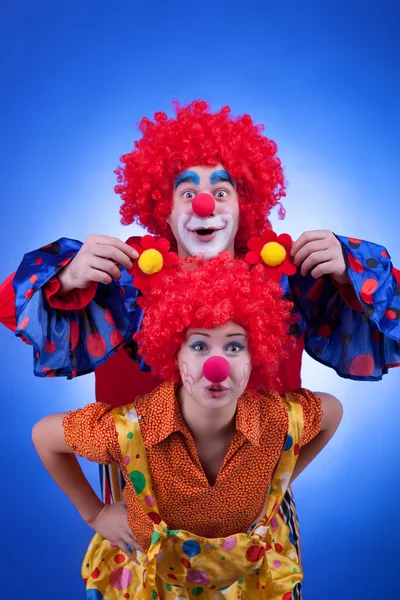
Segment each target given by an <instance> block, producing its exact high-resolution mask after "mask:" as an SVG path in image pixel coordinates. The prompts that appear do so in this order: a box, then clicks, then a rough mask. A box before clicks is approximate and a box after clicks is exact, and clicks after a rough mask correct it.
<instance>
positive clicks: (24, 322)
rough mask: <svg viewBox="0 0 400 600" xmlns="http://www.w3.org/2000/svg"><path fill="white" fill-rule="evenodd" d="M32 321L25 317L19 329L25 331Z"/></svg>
mask: <svg viewBox="0 0 400 600" xmlns="http://www.w3.org/2000/svg"><path fill="white" fill-rule="evenodd" d="M29 321H30V319H29V317H24V318H23V319H22V321H21V323H20V324H19V329H25V327H26V326H27V325H28V323H29Z"/></svg>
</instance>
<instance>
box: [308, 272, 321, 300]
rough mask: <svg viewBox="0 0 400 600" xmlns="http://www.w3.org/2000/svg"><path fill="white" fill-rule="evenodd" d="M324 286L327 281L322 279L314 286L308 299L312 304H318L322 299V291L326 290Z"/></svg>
mask: <svg viewBox="0 0 400 600" xmlns="http://www.w3.org/2000/svg"><path fill="white" fill-rule="evenodd" d="M324 285H325V281H324V279H323V278H322V277H321V279H318V281H317V283H316V284H315V285H313V286H312V288H311V290H310V291H309V292H308V294H307V298H308V299H309V300H311V301H312V302H316V301H317V300H318V298H319V297H320V295H321V293H322V290H323V289H324Z"/></svg>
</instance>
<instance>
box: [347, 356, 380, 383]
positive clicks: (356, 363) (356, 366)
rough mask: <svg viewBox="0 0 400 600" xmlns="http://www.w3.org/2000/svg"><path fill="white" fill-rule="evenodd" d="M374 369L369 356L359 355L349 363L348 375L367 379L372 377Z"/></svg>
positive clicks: (373, 363)
mask: <svg viewBox="0 0 400 600" xmlns="http://www.w3.org/2000/svg"><path fill="white" fill-rule="evenodd" d="M374 368H375V362H374V357H373V356H371V354H360V356H356V357H355V358H353V360H352V361H351V363H350V369H349V372H350V375H355V376H358V377H368V376H370V375H372V373H373V372H374Z"/></svg>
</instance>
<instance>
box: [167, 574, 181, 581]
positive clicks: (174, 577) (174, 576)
mask: <svg viewBox="0 0 400 600" xmlns="http://www.w3.org/2000/svg"><path fill="white" fill-rule="evenodd" d="M167 577H169V578H170V579H173V580H174V581H178V578H177V576H176V575H174V574H173V573H168V575H167Z"/></svg>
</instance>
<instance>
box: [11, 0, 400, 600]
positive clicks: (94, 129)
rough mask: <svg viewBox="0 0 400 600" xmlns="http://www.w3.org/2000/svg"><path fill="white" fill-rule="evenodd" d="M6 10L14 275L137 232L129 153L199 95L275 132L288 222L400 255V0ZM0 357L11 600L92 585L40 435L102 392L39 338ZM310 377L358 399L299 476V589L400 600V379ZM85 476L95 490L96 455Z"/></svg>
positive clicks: (44, 5) (309, 369)
mask: <svg viewBox="0 0 400 600" xmlns="http://www.w3.org/2000/svg"><path fill="white" fill-rule="evenodd" d="M82 5H83V6H82ZM1 13H2V15H1V23H0V46H1V54H2V58H3V60H2V64H1V67H0V69H1V87H2V92H1V96H0V105H1V110H0V124H1V141H0V144H1V146H0V152H1V157H0V159H1V160H0V169H1V182H2V195H1V208H2V211H1V225H2V227H1V237H0V252H1V263H0V278H1V279H4V278H5V277H6V276H7V275H8V274H9V273H10V272H11V271H13V270H14V269H15V268H16V266H17V265H18V263H19V261H20V258H21V256H22V254H23V253H24V252H26V251H29V250H31V249H33V248H36V247H38V246H39V245H42V244H44V243H48V242H50V241H52V240H54V239H56V238H58V237H60V236H62V235H65V236H68V237H72V238H77V239H81V240H84V239H85V238H86V237H87V235H88V234H89V233H104V234H109V235H115V236H119V237H121V238H123V239H125V238H126V237H128V236H129V235H130V234H132V232H133V231H134V230H135V228H133V227H130V228H123V227H122V226H120V225H119V216H118V207H119V199H118V197H117V196H115V195H114V193H113V185H114V182H115V180H114V175H113V169H114V168H115V166H116V165H117V163H118V158H119V156H120V155H121V154H122V153H124V152H126V151H129V150H130V149H131V147H132V144H133V140H134V139H135V138H136V136H137V130H136V127H135V123H136V122H137V121H138V120H139V119H140V118H141V117H142V116H143V115H148V116H151V115H152V114H153V112H154V111H155V110H167V111H169V109H170V102H171V99H172V98H178V99H179V100H181V101H182V102H187V101H190V100H192V99H194V98H198V97H201V98H205V99H207V100H209V101H210V102H211V104H212V106H213V107H214V108H219V107H220V106H221V105H224V104H230V105H231V106H232V108H233V111H234V112H235V113H243V112H249V113H250V114H251V115H252V116H253V117H254V119H255V120H256V121H257V122H262V123H264V124H265V125H266V127H267V129H266V133H267V135H269V136H270V137H272V138H273V139H275V140H276V141H277V142H278V145H279V149H280V156H281V158H282V161H283V164H284V166H285V170H286V176H287V179H288V182H289V187H288V197H287V199H286V202H285V205H286V207H287V218H286V221H285V222H283V223H281V222H278V221H277V220H276V219H275V223H276V226H277V230H278V231H281V232H282V231H288V232H290V233H291V234H292V235H293V237H297V236H298V235H300V234H301V233H302V232H303V231H304V230H307V229H313V228H329V229H332V230H333V231H335V232H336V233H340V234H344V235H352V236H354V237H361V238H363V239H368V240H370V241H375V242H379V243H382V244H384V245H385V246H386V247H387V248H388V249H389V251H390V253H391V255H392V259H393V262H394V263H395V264H397V266H399V265H400V251H399V248H398V243H397V242H398V236H399V217H400V208H399V204H398V203H399V200H398V189H399V183H400V181H399V179H400V177H399V168H398V164H399V158H400V153H399V135H400V124H399V116H398V106H399V101H400V97H399V96H400V95H399V84H398V60H399V46H400V43H399V37H398V28H399V23H400V9H399V5H398V4H397V3H395V2H389V1H387V0H384V1H383V2H379V3H378V1H377V0H372V1H371V2H369V3H368V5H367V4H366V3H364V2H361V1H359V0H357V1H352V2H350V3H349V2H344V1H343V0H339V1H336V2H335V3H333V2H328V3H324V4H323V3H317V2H315V3H309V2H302V3H298V2H294V1H287V2H281V3H278V2H276V3H273V4H272V3H268V2H255V1H254V0H248V1H246V2H235V1H231V2H229V3H228V2H225V1H223V2H219V3H218V4H216V3H212V2H203V3H201V4H191V3H188V2H181V1H180V0H179V1H176V2H174V3H166V2H158V1H153V2H147V3H143V2H134V1H131V2H128V1H126V2H120V1H116V2H115V1H114V2H110V1H109V2H102V1H101V0H97V1H96V2H94V1H90V0H87V1H86V2H83V3H82V2H77V1H76V0H71V1H70V2H68V3H67V2H58V3H54V2H52V3H51V2H45V1H40V0H38V1H37V2H29V1H28V2H26V1H25V2H22V1H20V0H14V2H13V3H8V4H7V5H5V3H3V6H2V10H1ZM0 365H1V367H0V372H1V388H0V389H1V401H2V421H1V436H0V443H1V450H0V456H1V465H2V486H1V490H2V491H1V496H0V497H1V510H0V517H1V544H0V548H1V550H0V553H1V562H0V564H1V567H2V572H3V577H2V584H1V592H2V594H1V596H2V597H4V598H12V599H13V600H25V599H27V598H29V599H32V600H36V599H40V600H48V599H50V598H57V599H58V600H70V599H71V598H73V599H74V600H75V599H79V598H83V597H84V588H83V585H82V583H81V580H80V575H79V568H80V562H81V560H82V557H83V553H84V551H85V548H86V545H87V543H88V541H89V538H90V536H91V530H89V528H87V527H86V525H85V524H84V523H82V522H81V521H80V519H79V517H78V515H77V514H76V512H75V510H74V508H73V507H72V506H71V505H70V504H69V502H68V500H67V499H66V498H64V497H63V495H62V493H61V492H60V491H58V489H57V488H56V487H55V485H54V484H53V483H52V481H51V480H50V478H49V477H48V475H47V473H46V472H45V471H44V469H43V468H42V466H41V464H40V463H39V460H38V458H37V457H36V454H35V452H34V449H33V447H32V445H31V441H30V432H31V428H32V425H33V424H34V423H35V422H36V421H37V420H38V419H39V418H41V417H42V416H44V415H46V414H48V413H50V412H57V411H61V410H67V409H73V408H75V407H78V406H82V405H84V404H85V403H87V402H91V401H92V400H93V398H94V394H93V390H94V380H93V377H92V376H86V377H83V378H79V379H77V380H75V381H72V382H68V381H61V380H60V381H58V380H54V379H51V380H40V379H35V378H34V377H33V375H32V356H31V350H30V349H29V348H28V347H26V346H25V345H23V344H22V343H21V342H20V341H19V340H17V339H13V336H12V334H11V333H10V332H9V331H7V330H6V329H4V328H1V330H0ZM303 376H304V384H305V385H306V386H308V387H310V388H311V389H314V390H324V391H328V392H331V393H333V394H336V395H337V396H338V397H339V398H340V399H341V400H342V402H343V404H344V407H345V417H344V419H343V424H342V426H341V429H340V431H339V432H338V434H337V435H336V437H335V439H334V441H332V443H331V444H330V445H329V446H328V447H327V449H326V450H325V451H324V452H323V453H322V455H321V456H319V457H318V459H317V460H315V462H314V463H313V465H312V466H311V467H310V468H309V469H308V470H307V472H305V473H304V474H303V475H302V476H301V477H300V478H299V480H298V481H297V482H296V484H295V493H296V498H297V504H298V510H299V515H300V521H301V529H302V536H303V544H302V545H303V555H304V567H305V572H306V577H305V584H304V592H305V593H304V598H305V600H320V599H321V598H324V600H336V599H337V598H339V597H340V598H341V600H358V599H361V598H362V599H368V600H383V599H384V598H386V597H388V598H389V597H390V598H397V597H398V595H399V593H398V592H397V591H396V590H397V588H398V579H397V577H398V569H399V566H398V557H397V556H396V554H395V551H396V549H397V538H398V534H399V524H398V513H397V510H398V508H397V498H398V492H399V484H398V480H397V473H398V460H397V457H398V452H399V450H398V438H399V433H398V419H399V417H398V409H399V404H398V390H399V383H400V372H399V371H396V370H395V371H392V372H391V373H390V374H389V375H388V376H386V377H385V378H384V380H383V381H382V382H381V383H375V384H374V383H353V382H350V381H346V380H340V379H339V378H338V377H337V376H336V375H335V374H334V373H333V372H331V371H329V370H328V369H326V368H323V367H322V366H320V365H319V364H317V363H316V362H313V361H311V360H310V359H308V358H306V359H305V361H304V371H303ZM85 472H87V474H88V477H89V478H90V480H91V482H92V483H93V484H94V485H95V486H97V467H96V466H95V465H91V464H87V463H85ZM250 484H251V482H250V481H249V485H250Z"/></svg>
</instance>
